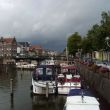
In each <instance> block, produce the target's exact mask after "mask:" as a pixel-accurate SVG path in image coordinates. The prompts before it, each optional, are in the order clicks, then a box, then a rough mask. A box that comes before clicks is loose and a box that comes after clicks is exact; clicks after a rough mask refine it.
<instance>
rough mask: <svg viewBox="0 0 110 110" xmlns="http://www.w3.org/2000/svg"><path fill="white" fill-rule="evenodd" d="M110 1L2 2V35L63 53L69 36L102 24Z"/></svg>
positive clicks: (50, 0)
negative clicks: (102, 15)
mask: <svg viewBox="0 0 110 110" xmlns="http://www.w3.org/2000/svg"><path fill="white" fill-rule="evenodd" d="M109 10H110V0H0V36H15V37H16V38H17V40H18V41H27V40H28V41H30V42H33V43H36V44H40V45H42V46H43V47H44V48H49V49H57V50H63V49H64V47H65V46H66V41H67V37H68V36H69V35H70V34H72V33H74V32H76V31H78V32H79V33H80V34H81V35H85V34H86V33H87V31H88V30H89V29H90V27H91V26H92V25H94V24H95V23H99V21H100V19H101V13H102V11H106V12H107V11H109Z"/></svg>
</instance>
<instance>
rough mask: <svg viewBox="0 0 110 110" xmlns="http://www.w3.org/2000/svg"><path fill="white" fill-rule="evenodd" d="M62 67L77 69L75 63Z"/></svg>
mask: <svg viewBox="0 0 110 110" xmlns="http://www.w3.org/2000/svg"><path fill="white" fill-rule="evenodd" d="M62 69H77V67H76V66H75V65H66V66H63V67H62Z"/></svg>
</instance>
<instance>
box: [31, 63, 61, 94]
mask: <svg viewBox="0 0 110 110" xmlns="http://www.w3.org/2000/svg"><path fill="white" fill-rule="evenodd" d="M58 72H60V66H58V65H38V66H37V67H36V68H35V70H34V72H33V75H32V92H33V93H34V94H47V95H48V94H55V92H56V86H57V85H56V84H57V83H56V81H57V77H56V76H57V73H58Z"/></svg>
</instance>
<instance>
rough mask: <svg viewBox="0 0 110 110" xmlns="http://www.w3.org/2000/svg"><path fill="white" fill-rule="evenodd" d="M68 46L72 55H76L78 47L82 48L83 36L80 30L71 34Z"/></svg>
mask: <svg viewBox="0 0 110 110" xmlns="http://www.w3.org/2000/svg"><path fill="white" fill-rule="evenodd" d="M67 48H68V51H69V54H70V55H75V53H76V52H77V51H78V49H80V48H81V36H80V35H79V33H78V32H75V33H74V34H72V35H71V36H69V38H68V41H67Z"/></svg>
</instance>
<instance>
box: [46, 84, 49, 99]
mask: <svg viewBox="0 0 110 110" xmlns="http://www.w3.org/2000/svg"><path fill="white" fill-rule="evenodd" d="M48 96H49V84H48V82H47V83H46V98H48Z"/></svg>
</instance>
